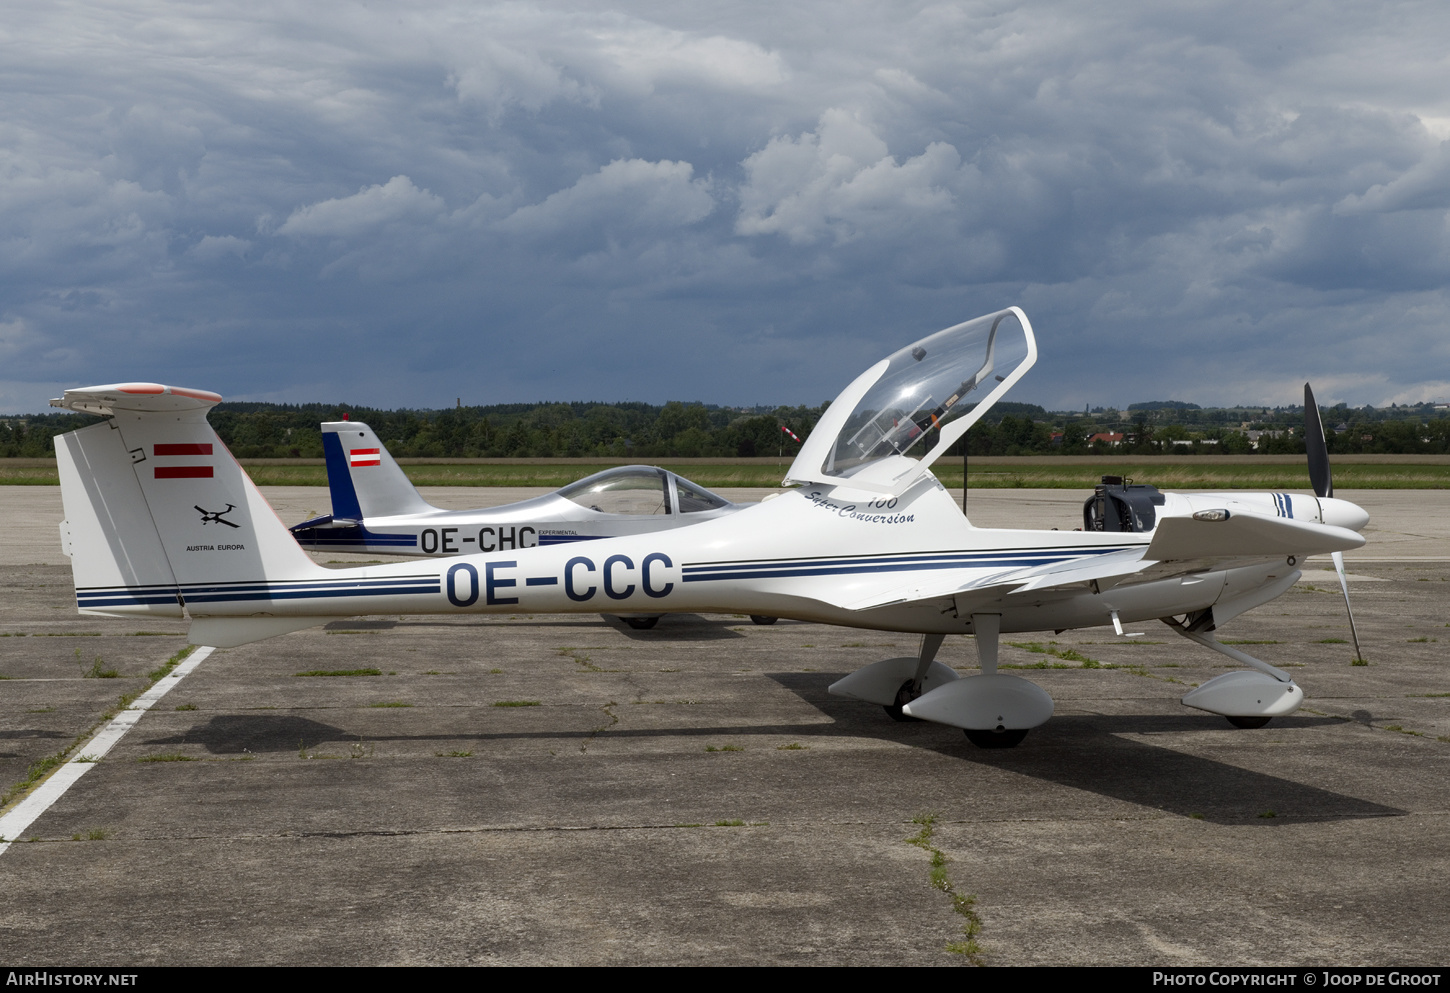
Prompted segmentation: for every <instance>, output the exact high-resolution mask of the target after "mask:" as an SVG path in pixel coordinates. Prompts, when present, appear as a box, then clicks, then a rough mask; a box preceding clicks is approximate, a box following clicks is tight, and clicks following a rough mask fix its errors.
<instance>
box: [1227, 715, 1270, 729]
mask: <svg viewBox="0 0 1450 993" xmlns="http://www.w3.org/2000/svg"><path fill="white" fill-rule="evenodd" d="M1225 719H1226V720H1227V721H1228V722H1229V723H1230V724H1232V725H1233V726H1234V727H1236V728H1244V729H1246V730H1251V729H1253V728H1261V727H1263V726H1264V725H1265V724H1267V723H1269V721H1271V720H1273V718H1272V717H1228V718H1225Z"/></svg>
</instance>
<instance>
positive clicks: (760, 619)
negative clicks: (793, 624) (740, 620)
mask: <svg viewBox="0 0 1450 993" xmlns="http://www.w3.org/2000/svg"><path fill="white" fill-rule="evenodd" d="M750 619H751V620H752V621H754V622H755V623H756V624H774V623H775V622H776V621H778V620H780V618H779V617H770V616H767V615H765V614H751V615H750Z"/></svg>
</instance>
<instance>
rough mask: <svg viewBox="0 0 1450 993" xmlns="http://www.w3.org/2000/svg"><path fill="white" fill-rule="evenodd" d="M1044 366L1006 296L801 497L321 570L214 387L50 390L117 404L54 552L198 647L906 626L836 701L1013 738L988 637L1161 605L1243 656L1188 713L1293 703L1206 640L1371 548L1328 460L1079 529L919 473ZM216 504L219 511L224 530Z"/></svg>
mask: <svg viewBox="0 0 1450 993" xmlns="http://www.w3.org/2000/svg"><path fill="white" fill-rule="evenodd" d="M1036 359H1037V345H1036V339H1035V338H1034V336H1033V333H1032V326H1031V324H1030V323H1029V322H1028V320H1027V317H1026V315H1025V314H1023V313H1022V311H1021V310H1020V309H1018V308H1016V307H1012V308H1009V309H1007V310H1003V311H999V312H997V313H995V314H988V315H986V316H985V317H980V318H977V319H975V320H971V321H967V322H965V323H962V324H958V325H955V326H953V327H950V328H947V329H946V330H944V331H939V332H937V333H936V334H933V335H930V336H928V337H925V338H923V339H921V340H920V341H917V342H915V343H913V344H911V345H908V346H906V347H905V348H902V349H900V350H898V351H896V352H894V353H892V354H891V355H890V356H888V357H887V358H885V359H882V360H881V361H880V362H877V363H876V364H875V365H873V366H871V368H869V369H867V370H866V371H865V372H863V373H862V374H861V375H860V376H858V377H857V378H856V380H855V381H853V382H852V383H851V384H850V385H849V386H847V387H846V389H845V390H844V391H842V393H841V394H840V396H838V397H837V398H836V400H835V401H834V402H833V403H832V404H831V405H830V407H829V408H828V409H827V411H826V413H825V415H824V416H823V417H822V419H821V421H820V422H819V423H818V424H817V425H816V428H815V430H814V431H812V433H811V434H810V436H809V437H808V438H807V440H806V442H805V444H804V445H803V446H802V449H801V452H800V455H799V456H798V457H797V458H796V460H795V462H794V464H792V466H791V467H790V470H789V474H788V476H787V479H786V482H787V483H788V484H790V483H794V484H798V485H797V486H796V488H794V489H791V490H788V491H786V492H785V493H783V494H782V495H781V496H779V497H777V498H776V499H773V500H770V501H766V502H762V503H760V504H757V505H754V506H749V507H746V508H744V509H742V510H740V511H738V512H736V513H733V514H730V515H728V516H725V517H722V518H720V519H717V520H710V521H705V522H702V523H700V524H696V525H693V526H690V527H683V528H676V529H672V530H668V531H659V532H654V533H651V534H644V535H632V536H622V537H617V538H604V539H600V540H598V541H592V542H588V543H586V544H584V545H582V546H581V545H579V544H560V545H542V544H541V545H539V546H537V547H534V548H523V549H511V550H506V551H493V552H474V553H471V554H465V555H460V556H457V557H454V558H447V559H437V560H413V561H408V562H401V563H391V564H386V565H366V566H360V567H357V568H349V569H336V570H334V569H327V568H324V567H322V566H320V565H317V564H316V563H314V562H313V561H312V559H311V558H310V557H308V555H307V554H306V553H305V552H304V551H303V550H302V549H301V547H299V546H298V544H297V543H296V541H294V540H293V538H292V535H291V534H290V533H289V532H288V530H287V528H286V527H285V526H284V525H283V524H282V523H281V522H280V521H279V520H277V518H276V515H275V514H274V513H273V512H272V510H271V508H270V507H269V506H268V505H267V503H266V501H265V500H264V499H263V497H262V495H261V493H260V492H259V491H258V490H257V488H256V487H255V486H254V485H253V484H252V482H251V480H250V479H248V477H247V476H246V474H245V473H244V472H243V471H242V469H241V467H240V466H239V465H238V464H237V463H236V461H235V460H234V459H233V458H231V456H230V454H229V453H228V452H227V451H226V449H225V448H224V446H223V445H222V444H221V441H220V439H219V438H218V437H217V436H216V433H215V432H214V431H213V430H212V428H211V427H210V425H209V424H208V423H207V420H206V412H207V409H208V408H210V407H211V406H212V405H214V404H216V403H218V402H219V401H220V399H221V398H220V397H219V396H217V395H216V394H214V393H207V392H203V391H200V390H187V389H178V388H172V387H165V386H160V385H156V384H144V383H139V384H118V385H112V386H98V387H89V388H85V389H77V390H67V391H66V393H65V396H64V397H62V398H60V399H58V400H53V401H52V404H53V405H55V406H58V407H64V408H67V409H70V410H77V411H89V412H92V413H97V414H102V415H109V417H108V419H107V420H105V421H103V422H101V423H98V424H94V425H91V426H88V427H85V428H81V429H80V430H77V431H74V432H71V433H69V434H66V435H61V436H60V437H58V438H57V439H56V453H57V456H58V459H57V461H58V464H59V469H60V477H61V486H62V496H63V499H64V504H65V514H66V521H65V523H63V524H62V525H61V531H62V540H63V544H64V547H65V550H66V551H67V553H68V554H69V555H70V556H71V562H72V571H73V575H74V579H75V587H76V601H77V606H78V607H79V609H80V610H81V611H82V612H84V613H97V614H103V615H109V616H128V617H130V616H137V615H142V616H148V615H161V616H167V617H188V618H189V619H190V621H191V626H190V632H189V638H190V640H191V641H192V642H193V643H194V644H202V645H213V646H217V647H230V646H235V645H243V644H247V643H249V642H253V641H259V640H261V639H264V638H270V637H274V636H276V635H281V634H285V633H287V632H289V631H295V630H300V629H302V628H306V627H311V626H313V625H316V624H322V623H325V622H328V621H332V620H338V619H341V618H344V617H350V616H356V615H360V614H437V613H442V614H465V613H485V612H494V613H518V612H528V613H534V614H538V613H564V612H580V613H585V612H596V611H598V610H599V609H600V607H601V606H606V605H607V606H608V607H610V608H611V609H613V610H618V611H625V612H639V613H645V612H676V611H706V612H719V613H744V614H751V613H760V614H771V615H779V616H782V617H790V618H797V619H801V620H807V621H818V622H824V623H829V624H839V625H845V626H850V627H858V628H873V629H879V630H889V631H900V632H913V633H919V634H921V635H922V640H921V647H920V650H919V651H918V653H917V654H916V655H915V656H907V657H903V658H891V659H884V660H882V661H879V662H876V663H873V664H871V665H868V666H866V667H865V668H863V669H860V670H857V671H856V672H854V673H851V674H850V675H848V676H846V677H844V678H843V679H840V680H838V681H837V682H835V683H834V684H832V686H831V687H830V689H831V692H833V693H835V694H838V695H841V696H845V697H850V698H854V699H857V700H862V701H866V702H869V703H874V704H878V705H881V706H884V707H885V708H886V709H887V711H888V713H890V714H892V716H894V717H898V718H902V719H905V718H911V719H921V720H927V721H935V722H939V723H942V724H947V725H951V726H955V727H959V728H962V729H963V730H964V731H965V732H966V734H967V737H968V738H969V739H970V740H971V741H973V742H974V743H976V744H978V745H981V746H984V747H1005V746H1011V745H1016V744H1017V743H1019V742H1020V741H1022V740H1023V738H1024V737H1025V735H1026V734H1027V731H1028V730H1029V729H1030V728H1033V727H1036V726H1038V725H1040V724H1041V723H1043V722H1044V721H1046V720H1047V719H1048V718H1049V717H1050V716H1051V715H1052V711H1053V703H1052V699H1051V698H1050V697H1049V696H1048V694H1047V693H1046V692H1045V691H1044V690H1043V689H1041V688H1040V687H1039V686H1037V685H1036V684H1034V683H1032V682H1030V681H1029V680H1026V679H1023V678H1021V677H1019V676H1014V675H1008V674H1006V673H1002V672H1000V671H998V666H997V656H998V640H999V637H1000V635H1002V634H1005V633H1010V632H1023V631H1043V630H1048V631H1062V630H1066V629H1069V628H1082V627H1095V626H1099V625H1113V626H1114V628H1115V629H1116V630H1118V631H1120V632H1121V631H1122V625H1123V623H1125V622H1131V621H1145V620H1153V619H1160V620H1163V621H1164V622H1166V623H1167V624H1168V625H1169V626H1170V627H1171V628H1172V629H1173V630H1174V631H1176V632H1177V633H1179V634H1181V635H1183V636H1184V637H1185V638H1187V639H1189V640H1191V641H1194V642H1196V643H1197V644H1199V645H1201V646H1203V647H1205V648H1209V649H1212V650H1214V651H1217V652H1219V653H1221V654H1223V655H1226V656H1228V657H1229V658H1232V659H1234V660H1236V661H1237V662H1239V663H1241V664H1243V665H1244V666H1246V667H1247V669H1244V670H1237V671H1233V672H1229V673H1226V674H1224V675H1220V676H1217V677H1215V678H1214V679H1211V680H1209V681H1208V682H1206V683H1204V684H1202V685H1200V686H1199V687H1197V688H1196V689H1194V690H1193V691H1192V692H1190V693H1189V694H1188V695H1187V696H1185V697H1184V701H1183V702H1184V703H1185V704H1187V705H1188V706H1190V707H1196V708H1199V709H1202V710H1206V711H1209V712H1212V713H1216V714H1221V715H1223V716H1225V717H1227V718H1229V720H1230V721H1231V722H1233V723H1235V724H1238V725H1240V726H1259V725H1261V724H1263V723H1265V722H1266V721H1267V720H1268V719H1270V718H1272V717H1274V716H1277V715H1282V714H1289V713H1292V712H1293V711H1294V710H1295V709H1297V708H1298V706H1299V705H1300V703H1301V702H1302V701H1303V699H1304V694H1303V691H1302V690H1301V689H1300V687H1299V686H1298V685H1296V684H1295V682H1294V681H1293V679H1292V678H1291V677H1290V675H1289V674H1288V673H1286V672H1284V671H1283V670H1281V669H1278V668H1276V667H1274V666H1272V665H1269V664H1267V663H1265V662H1262V661H1260V660H1258V659H1256V658H1253V657H1251V656H1249V655H1247V654H1245V653H1243V652H1241V651H1239V650H1238V649H1237V648H1234V647H1231V646H1228V645H1224V644H1222V643H1220V642H1219V641H1217V640H1216V639H1215V638H1214V637H1213V631H1214V629H1215V627H1216V626H1217V625H1219V624H1222V623H1224V622H1225V621H1228V620H1229V619H1231V618H1233V617H1236V616H1238V615H1239V614H1241V613H1243V612H1244V611H1246V610H1250V609H1252V608H1254V607H1257V606H1260V605H1261V604H1264V603H1267V602H1268V601H1270V600H1272V599H1274V598H1275V597H1277V596H1279V595H1280V594H1282V593H1284V592H1285V591H1286V590H1288V589H1289V588H1290V587H1291V586H1292V585H1293V584H1294V582H1295V581H1296V580H1297V579H1298V578H1299V569H1298V568H1297V566H1298V565H1299V563H1300V562H1301V561H1302V560H1303V558H1304V557H1305V556H1307V555H1315V554H1324V553H1338V552H1342V551H1344V550H1348V549H1353V548H1357V547H1360V546H1361V545H1363V543H1364V539H1363V538H1362V537H1361V536H1360V535H1359V534H1358V533H1357V531H1358V530H1360V529H1362V528H1363V527H1364V526H1365V525H1366V524H1367V523H1368V515H1367V514H1366V513H1365V512H1364V511H1363V510H1362V509H1360V508H1359V507H1357V506H1355V505H1354V504H1352V503H1349V502H1348V501H1344V500H1337V499H1334V498H1333V497H1332V496H1330V493H1331V492H1332V484H1330V482H1329V480H1328V460H1327V455H1323V453H1322V452H1320V453H1318V454H1316V453H1315V452H1313V451H1312V450H1311V455H1310V465H1311V469H1312V468H1313V467H1314V466H1316V465H1322V469H1323V474H1322V477H1320V476H1315V477H1314V478H1315V487H1316V492H1317V493H1319V495H1318V496H1316V497H1313V498H1310V497H1303V496H1291V495H1286V494H1270V493H1265V494H1231V495H1230V494H1225V495H1219V496H1214V495H1204V494H1194V495H1190V496H1182V495H1177V496H1175V495H1163V504H1162V506H1161V507H1159V506H1157V505H1156V504H1154V503H1153V501H1152V495H1151V494H1148V495H1147V496H1148V500H1147V505H1148V506H1150V507H1151V508H1152V509H1153V511H1154V520H1153V521H1152V522H1151V523H1152V527H1151V530H1148V529H1146V528H1145V527H1143V525H1145V524H1147V523H1148V522H1146V521H1143V520H1141V519H1140V518H1139V517H1138V516H1135V512H1134V505H1135V504H1142V503H1143V500H1141V499H1137V497H1134V496H1133V492H1134V491H1132V490H1130V489H1128V488H1126V487H1124V488H1122V490H1121V493H1119V492H1118V491H1113V492H1112V493H1109V492H1107V491H1105V492H1104V493H1103V494H1102V496H1103V501H1102V507H1103V510H1104V513H1103V514H1102V515H1101V516H1096V515H1094V516H1092V518H1091V523H1092V524H1093V529H1092V530H1083V531H1081V532H1078V531H1030V530H997V529H983V528H976V527H973V526H972V524H971V523H970V522H969V521H968V520H967V519H966V517H965V516H964V515H963V513H962V511H961V510H960V509H959V508H958V507H957V505H956V502H955V501H954V500H953V499H952V498H951V497H950V495H949V494H948V493H947V491H946V490H945V488H944V487H943V486H942V485H941V484H940V483H939V482H938V481H937V479H936V478H935V477H934V476H933V475H932V473H931V471H930V468H931V465H932V464H933V463H934V462H935V461H936V460H937V459H938V458H940V457H941V456H942V455H943V454H944V453H945V452H946V451H947V449H948V448H949V447H950V446H951V445H952V443H953V442H955V441H957V440H958V439H959V438H961V437H962V435H963V434H964V433H965V432H966V431H967V429H968V428H969V427H970V426H971V425H972V424H973V423H974V422H975V421H976V420H978V419H979V418H980V417H981V416H982V415H983V413H985V412H986V411H987V410H988V409H989V408H990V407H991V406H992V405H993V404H994V403H996V402H997V401H998V400H999V399H1000V398H1001V397H1002V395H1003V394H1005V393H1006V392H1007V390H1009V389H1010V388H1011V387H1012V386H1013V385H1014V384H1015V383H1016V382H1017V381H1018V380H1020V379H1021V378H1022V376H1023V375H1025V374H1026V372H1027V370H1028V369H1029V368H1031V366H1032V365H1033V363H1034V362H1035V361H1036ZM1306 399H1310V398H1309V397H1308V396H1307V394H1306ZM1308 406H1309V410H1312V411H1316V412H1317V408H1315V407H1313V406H1312V404H1310V405H1308ZM1306 413H1307V411H1306ZM1318 444H1319V447H1320V448H1321V449H1322V448H1323V438H1322V431H1321V433H1320V437H1319V441H1318ZM1311 475H1312V473H1311ZM1321 484H1322V485H1321ZM1143 493H1144V491H1141V490H1140V491H1138V492H1137V496H1138V497H1141V496H1142V495H1143ZM1096 496H1097V494H1095V498H1096ZM1124 504H1126V505H1128V512H1127V513H1126V514H1124V513H1116V511H1121V510H1122V507H1123V505H1124ZM228 505H231V509H230V510H224V509H223V508H227V507H228ZM1138 509H1139V510H1142V507H1141V506H1140V507H1138ZM1109 510H1113V511H1115V513H1109V512H1108V511H1109ZM221 518H224V519H225V521H226V523H227V524H229V525H231V527H230V528H228V529H226V533H224V534H223V533H219V532H220V531H222V530H223V529H222V528H220V527H217V526H216V525H217V524H218V523H220V522H221V521H220V519H221ZM1098 525H1101V526H1102V528H1103V529H1102V530H1097V527H1098ZM1336 565H1339V562H1338V561H1337V562H1336ZM1346 590H1347V586H1346ZM951 634H971V635H973V636H974V641H975V643H976V648H977V655H978V659H979V662H980V666H981V674H980V675H972V676H967V677H961V676H959V674H958V673H957V672H956V671H955V670H953V669H951V668H949V667H948V666H946V665H943V664H942V663H940V662H937V661H936V660H935V657H936V654H937V652H938V650H939V649H940V647H941V645H942V643H943V641H944V639H945V638H946V636H947V635H951Z"/></svg>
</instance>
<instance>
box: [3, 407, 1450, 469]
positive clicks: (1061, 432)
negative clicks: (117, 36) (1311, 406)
mask: <svg viewBox="0 0 1450 993" xmlns="http://www.w3.org/2000/svg"><path fill="white" fill-rule="evenodd" d="M826 406H827V405H826V404H821V405H820V406H816V407H807V406H798V407H776V408H774V409H768V408H732V407H722V406H715V405H707V404H699V403H684V402H679V401H671V402H669V403H666V404H661V405H654V404H647V403H616V404H609V403H537V404H495V405H492V406H486V407H453V408H446V409H443V410H378V409H375V408H370V407H353V406H349V405H335V404H274V403H245V402H237V403H222V404H219V405H218V406H217V407H215V408H214V409H213V410H212V412H211V415H210V419H211V423H212V425H213V426H214V427H215V428H216V430H217V433H218V434H219V435H220V436H221V438H222V440H223V441H224V442H226V444H227V446H228V447H229V448H230V449H231V450H232V452H233V453H234V454H235V455H236V456H237V457H239V458H321V457H322V435H321V431H320V429H319V427H318V425H319V424H320V423H321V422H322V421H337V420H342V419H343V418H344V415H347V416H348V417H350V418H351V419H352V420H357V421H365V422H367V423H368V424H370V425H371V426H372V428H373V429H374V430H375V431H376V432H377V434H378V436H379V437H381V438H382V439H383V441H384V443H386V444H387V446H388V448H389V450H390V451H391V452H392V453H393V454H394V455H395V456H397V457H399V458H582V457H606V458H618V459H628V460H634V461H642V462H649V461H654V460H660V459H670V458H722V457H747V458H748V457H751V456H764V455H776V454H784V455H794V454H795V453H796V452H798V451H799V450H800V446H799V444H798V443H797V442H795V441H794V440H792V439H791V438H790V437H788V436H787V435H786V434H785V433H784V432H782V431H781V427H782V426H785V427H787V428H789V429H790V430H791V431H793V432H794V433H795V434H796V435H798V436H799V437H800V438H802V439H804V438H805V437H807V436H808V435H809V434H810V432H811V430H812V429H813V428H814V427H815V425H816V422H817V421H819V420H820V418H821V415H822V414H823V413H824V412H825V410H826ZM1187 407H1188V405H1177V406H1175V405H1173V404H1172V402H1169V401H1164V402H1159V403H1155V404H1151V405H1148V404H1140V405H1134V407H1133V408H1130V409H1129V410H1128V411H1126V412H1122V411H1118V410H1114V409H1104V408H1097V409H1094V410H1092V411H1089V412H1086V413H1083V414H1075V413H1064V412H1060V411H1059V412H1048V411H1047V410H1046V409H1044V408H1042V407H1040V406H1037V405H1034V404H1021V403H999V404H997V405H996V406H995V407H994V408H993V409H992V410H991V411H989V412H988V414H987V416H986V417H984V418H983V419H982V421H981V422H979V423H978V424H977V425H976V426H974V427H973V428H972V430H971V431H970V432H969V433H968V435H967V438H966V440H965V447H966V449H967V450H968V452H969V453H970V454H972V455H1052V454H1061V455H1093V454H1103V455H1106V454H1116V455H1122V454H1125V453H1128V454H1138V455H1158V454H1168V453H1173V454H1242V453H1251V452H1258V453H1261V454H1293V453H1302V452H1303V451H1304V412H1303V408H1302V407H1297V408H1296V407H1274V408H1269V407H1253V408H1243V407H1234V408H1204V409H1187ZM1447 415H1450V411H1445V410H1437V409H1435V408H1434V407H1433V406H1432V405H1430V404H1419V405H1413V406H1392V407H1381V408H1375V407H1361V408H1350V407H1346V406H1345V405H1343V404H1340V405H1338V406H1336V407H1328V408H1324V409H1323V411H1322V414H1321V416H1322V419H1323V421H1324V426H1325V432H1326V437H1327V439H1328V443H1329V450H1330V452H1332V453H1359V452H1365V453H1384V454H1411V453H1425V454H1450V416H1447ZM93 420H94V419H93V418H92V417H90V416H87V415H84V414H74V413H54V414H34V415H23V416H14V417H8V418H0V457H16V456H29V457H46V456H52V455H54V454H55V448H54V444H53V441H52V439H53V438H54V436H55V435H57V434H61V433H63V432H66V431H71V430H74V429H75V428H78V427H81V426H84V425H85V424H89V423H92V422H93ZM1095 436H1098V437H1097V440H1094V437H1095ZM1102 436H1107V437H1102ZM962 448H963V443H962V442H958V443H957V444H956V445H955V446H953V450H952V451H951V453H950V454H953V455H961V454H962Z"/></svg>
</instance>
